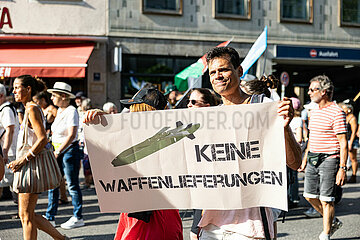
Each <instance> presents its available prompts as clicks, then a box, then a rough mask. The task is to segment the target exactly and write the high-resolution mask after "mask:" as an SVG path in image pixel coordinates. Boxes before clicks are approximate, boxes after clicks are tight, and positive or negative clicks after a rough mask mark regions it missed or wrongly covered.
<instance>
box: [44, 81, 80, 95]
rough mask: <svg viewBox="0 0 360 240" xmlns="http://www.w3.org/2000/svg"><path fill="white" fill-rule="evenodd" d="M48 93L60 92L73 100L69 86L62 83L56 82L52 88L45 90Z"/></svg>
mask: <svg viewBox="0 0 360 240" xmlns="http://www.w3.org/2000/svg"><path fill="white" fill-rule="evenodd" d="M47 91H48V92H49V93H53V92H60V93H65V94H67V95H69V98H75V95H74V94H73V93H72V92H71V86H70V85H69V84H67V83H64V82H56V83H55V84H54V87H53V88H51V89H48V90H47Z"/></svg>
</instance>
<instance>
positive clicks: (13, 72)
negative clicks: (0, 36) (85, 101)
mask: <svg viewBox="0 0 360 240" xmlns="http://www.w3.org/2000/svg"><path fill="white" fill-rule="evenodd" d="M93 48H94V44H93V43H69V44H65V43H64V44H57V43H56V44H55V43H54V44H52V43H46V44H45V43H44V44H39V43H34V44H32V43H29V44H22V43H19V44H16V43H14V44H0V77H17V76H20V75H24V74H30V75H33V76H38V77H72V78H73V77H77V78H82V77H85V68H86V67H87V64H86V62H87V60H88V59H89V56H90V54H91V52H92V50H93Z"/></svg>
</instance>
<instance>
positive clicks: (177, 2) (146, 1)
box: [142, 0, 182, 15]
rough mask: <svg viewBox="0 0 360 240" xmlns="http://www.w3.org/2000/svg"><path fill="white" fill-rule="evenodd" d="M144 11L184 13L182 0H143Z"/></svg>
mask: <svg viewBox="0 0 360 240" xmlns="http://www.w3.org/2000/svg"><path fill="white" fill-rule="evenodd" d="M142 9H143V12H144V13H160V14H172V15H182V0H142Z"/></svg>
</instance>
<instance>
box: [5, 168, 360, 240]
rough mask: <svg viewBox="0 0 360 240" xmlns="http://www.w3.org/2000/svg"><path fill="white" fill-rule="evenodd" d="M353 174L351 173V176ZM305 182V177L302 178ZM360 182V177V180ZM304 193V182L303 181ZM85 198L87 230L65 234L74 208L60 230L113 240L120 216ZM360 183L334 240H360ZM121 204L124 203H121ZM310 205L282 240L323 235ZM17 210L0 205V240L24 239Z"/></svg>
mask: <svg viewBox="0 0 360 240" xmlns="http://www.w3.org/2000/svg"><path fill="white" fill-rule="evenodd" d="M348 174H349V173H348ZM300 178H302V175H301V176H300ZM357 180H358V182H360V177H358V179H357ZM300 187H301V188H300V190H301V191H302V187H303V181H300ZM83 194H84V210H83V212H84V220H85V223H86V226H85V227H82V228H78V229H73V230H63V229H61V228H60V227H59V224H61V223H63V222H65V221H66V220H67V219H68V218H69V217H71V215H72V206H71V204H69V205H65V206H64V205H60V207H59V216H58V217H57V219H56V223H57V225H58V229H59V230H60V231H61V232H62V233H65V234H66V235H68V236H69V237H71V238H72V239H100V240H110V239H113V237H114V233H115V230H116V226H117V220H118V214H105V213H100V211H99V206H98V203H97V198H96V194H95V189H94V188H91V189H88V190H84V191H83ZM359 200H360V183H357V184H348V185H346V186H345V187H344V196H343V200H342V201H341V203H340V204H339V205H337V207H336V211H337V213H336V214H337V216H338V217H339V218H340V219H341V221H343V223H344V226H343V227H342V228H341V229H340V230H339V231H338V232H336V233H335V234H334V236H333V238H332V239H343V240H344V239H349V240H350V239H360V204H359V203H360V201H359ZM120 204H121V203H120ZM46 206H47V198H46V194H41V195H40V199H39V203H38V205H37V210H36V212H37V213H39V214H43V213H44V212H45V210H46ZM308 206H309V205H308V203H306V201H305V200H304V199H303V198H301V202H300V204H299V207H297V208H295V209H291V210H290V212H289V213H288V214H287V216H286V220H285V223H281V222H278V239H282V240H307V239H318V238H317V236H318V235H319V233H320V232H321V226H322V220H321V218H315V219H309V218H306V217H305V215H303V214H302V212H304V211H305V210H307V208H308ZM191 212H192V211H190V210H189V211H187V212H185V211H181V212H180V214H181V216H182V217H183V225H184V239H185V240H188V239H189V231H190V225H191V221H192V216H191ZM16 213H17V207H16V205H15V204H14V203H13V202H12V201H1V202H0V240H17V239H22V229H21V224H20V220H18V219H13V217H14V216H15V215H16ZM38 239H40V240H48V239H51V238H50V237H49V236H47V235H46V234H44V233H43V232H39V237H38Z"/></svg>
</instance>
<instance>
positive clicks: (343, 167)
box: [339, 166, 347, 172]
mask: <svg viewBox="0 0 360 240" xmlns="http://www.w3.org/2000/svg"><path fill="white" fill-rule="evenodd" d="M339 167H340V168H342V169H343V170H344V171H345V172H346V171H347V167H346V166H339Z"/></svg>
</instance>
